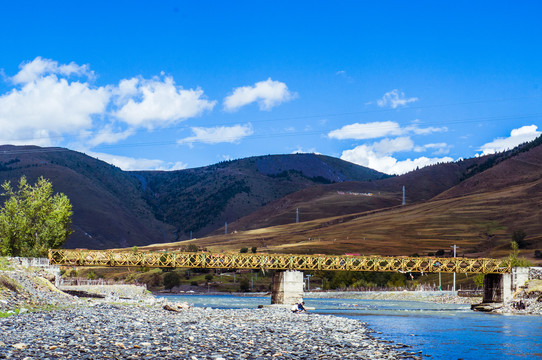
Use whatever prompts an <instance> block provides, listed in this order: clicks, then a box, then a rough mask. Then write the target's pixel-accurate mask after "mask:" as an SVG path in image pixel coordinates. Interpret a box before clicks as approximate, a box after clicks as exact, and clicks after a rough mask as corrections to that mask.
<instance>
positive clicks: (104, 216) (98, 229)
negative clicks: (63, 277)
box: [0, 145, 387, 249]
mask: <svg viewBox="0 0 542 360" xmlns="http://www.w3.org/2000/svg"><path fill="white" fill-rule="evenodd" d="M22 175H25V176H26V177H27V178H28V180H29V181H30V182H32V183H33V182H35V181H36V180H37V178H39V177H40V176H43V177H45V178H47V179H50V180H51V182H52V183H53V187H54V190H55V192H62V193H65V194H66V195H67V196H68V198H69V199H70V201H71V202H72V205H73V211H74V215H73V226H72V228H73V230H74V232H73V234H72V235H71V236H70V238H69V239H68V241H67V242H66V244H65V246H66V247H68V248H76V247H83V248H93V249H104V248H113V247H131V246H134V245H138V246H141V245H146V244H152V243H162V242H171V241H175V240H179V239H188V238H189V237H190V232H191V231H192V232H193V235H194V236H204V235H206V234H207V233H209V232H210V231H212V230H215V229H216V228H218V227H221V226H223V225H224V223H225V222H226V221H228V222H231V221H234V220H237V219H239V218H241V217H244V216H246V215H248V214H249V213H251V212H253V211H255V210H257V209H259V208H260V207H261V206H262V205H265V204H267V203H269V202H271V201H274V200H276V199H278V198H280V197H283V196H285V195H287V194H289V193H291V192H295V191H298V190H301V189H304V188H307V187H311V186H314V185H316V184H322V183H333V182H340V181H351V180H376V179H381V178H385V177H387V175H385V174H382V173H379V172H377V171H374V170H371V169H368V168H364V167H361V166H357V165H354V164H351V163H348V162H345V161H342V160H339V159H334V158H331V157H327V156H322V155H313V154H299V155H276V156H261V157H253V158H248V159H241V160H236V161H228V162H222V163H219V164H216V165H212V166H207V167H202V168H197V169H188V170H181V171H171V172H160V171H140V172H126V171H122V170H120V169H119V168H117V167H115V166H112V165H110V164H107V163H105V162H103V161H100V160H97V159H94V158H91V157H89V156H87V155H85V154H82V153H79V152H75V151H71V150H67V149H62V148H41V147H37V146H11V145H5V146H0V182H1V183H3V182H4V181H11V182H12V183H16V182H17V181H18V179H19V178H20V177H21V176H22Z"/></svg>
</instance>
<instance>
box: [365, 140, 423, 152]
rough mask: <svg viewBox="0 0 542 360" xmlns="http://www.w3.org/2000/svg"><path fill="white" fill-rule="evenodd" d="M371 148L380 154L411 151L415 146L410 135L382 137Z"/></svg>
mask: <svg viewBox="0 0 542 360" xmlns="http://www.w3.org/2000/svg"><path fill="white" fill-rule="evenodd" d="M371 148H372V149H373V150H374V151H376V152H377V153H380V154H393V153H396V152H400V151H410V150H412V149H413V148H414V142H413V141H412V139H410V138H409V137H408V136H405V137H398V138H395V139H382V140H380V141H379V142H377V143H374V144H372V145H371Z"/></svg>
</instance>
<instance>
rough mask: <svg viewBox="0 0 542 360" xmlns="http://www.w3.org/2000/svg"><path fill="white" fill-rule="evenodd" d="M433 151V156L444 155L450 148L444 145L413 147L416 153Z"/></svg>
mask: <svg viewBox="0 0 542 360" xmlns="http://www.w3.org/2000/svg"><path fill="white" fill-rule="evenodd" d="M428 150H433V155H445V154H448V153H449V152H450V146H449V145H448V144H446V143H435V144H425V145H421V146H416V147H414V151H416V152H424V151H428Z"/></svg>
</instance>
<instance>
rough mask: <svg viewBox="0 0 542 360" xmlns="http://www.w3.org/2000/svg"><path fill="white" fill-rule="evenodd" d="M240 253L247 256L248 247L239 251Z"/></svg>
mask: <svg viewBox="0 0 542 360" xmlns="http://www.w3.org/2000/svg"><path fill="white" fill-rule="evenodd" d="M239 252H240V253H241V254H246V253H248V248H247V247H244V248H241V250H239Z"/></svg>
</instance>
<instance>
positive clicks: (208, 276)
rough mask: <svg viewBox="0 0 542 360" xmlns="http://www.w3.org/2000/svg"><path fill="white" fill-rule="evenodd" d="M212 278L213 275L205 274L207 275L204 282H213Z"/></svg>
mask: <svg viewBox="0 0 542 360" xmlns="http://www.w3.org/2000/svg"><path fill="white" fill-rule="evenodd" d="M213 277H214V276H213V274H207V275H205V280H206V281H207V282H209V281H213Z"/></svg>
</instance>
